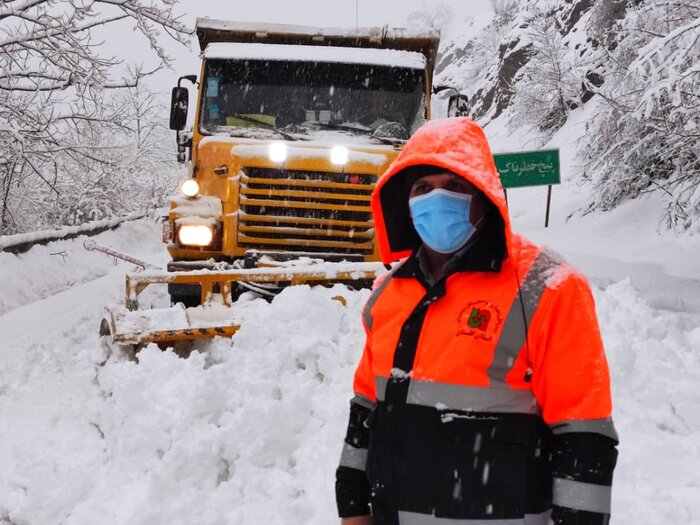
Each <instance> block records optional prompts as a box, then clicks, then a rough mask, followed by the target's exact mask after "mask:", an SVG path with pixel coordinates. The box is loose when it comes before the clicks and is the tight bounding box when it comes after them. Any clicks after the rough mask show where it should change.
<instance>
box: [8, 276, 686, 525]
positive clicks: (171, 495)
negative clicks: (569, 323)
mask: <svg viewBox="0 0 700 525" xmlns="http://www.w3.org/2000/svg"><path fill="white" fill-rule="evenodd" d="M104 281H105V283H107V280H106V278H105V279H104ZM98 284H99V283H98V282H95V283H91V285H92V286H97V285H98ZM114 284H115V283H110V284H105V286H104V287H105V288H110V287H113V286H114ZM71 292H74V291H73V290H71V291H68V292H64V294H60V295H58V296H56V297H53V298H51V299H48V300H47V301H42V302H41V303H36V304H33V305H29V306H27V307H25V308H24V309H19V310H18V311H16V312H13V313H12V314H14V315H19V314H21V313H23V312H22V310H24V314H25V315H26V316H34V317H35V321H36V322H39V323H40V322H41V316H42V313H41V312H43V311H49V310H50V308H51V306H50V303H52V302H60V303H62V304H66V303H68V304H75V308H76V312H75V314H74V317H75V318H74V320H73V322H72V323H71V322H62V323H61V324H60V325H58V326H53V325H51V324H48V325H46V326H47V330H48V333H46V334H40V333H34V334H30V335H24V336H21V337H19V336H18V337H16V338H15V339H14V340H13V341H10V342H9V346H4V347H3V348H2V359H1V360H0V381H2V383H1V385H2V386H1V387H0V391H1V392H2V396H1V397H0V435H2V436H3V439H2V440H0V464H2V465H3V469H2V471H0V518H2V517H4V518H5V519H6V520H7V521H9V522H11V523H16V524H32V525H42V524H47V525H48V524H55V523H64V524H85V525H87V524H93V523H110V524H127V523H128V524H129V525H135V524H143V525H146V524H149V525H150V524H160V523H163V524H165V523H167V524H183V525H184V524H189V523H192V522H196V523H200V524H212V525H215V524H216V525H218V524H231V525H234V524H235V525H241V524H242V525H245V524H251V525H252V524H256V525H257V524H260V523H274V524H287V523H304V524H307V525H314V524H318V525H321V524H324V525H325V524H328V523H334V522H335V508H334V502H333V476H334V469H335V466H336V463H337V460H338V457H339V453H340V446H341V440H342V436H343V432H344V429H345V424H346V417H347V403H348V400H349V398H350V396H351V394H350V389H351V380H352V373H353V369H354V366H355V363H356V361H357V360H358V358H359V354H360V351H361V347H362V342H363V333H362V328H361V324H360V320H359V316H360V309H361V305H362V304H363V303H364V301H365V300H366V298H367V295H368V292H367V291H362V292H349V291H347V290H345V289H344V288H341V287H340V286H337V287H335V288H334V289H331V290H327V289H323V288H313V289H310V288H308V287H306V286H300V287H294V288H290V289H287V290H285V291H284V292H283V293H282V294H281V295H279V296H278V297H277V298H276V299H275V300H274V301H273V302H272V303H271V304H268V303H266V302H265V301H262V300H248V301H246V302H244V303H242V304H240V305H239V307H240V315H241V318H242V320H243V328H242V329H241V331H240V332H239V333H238V334H237V335H236V336H235V337H234V338H233V339H232V340H217V341H214V342H211V343H209V344H207V345H204V346H205V350H206V353H194V354H193V355H192V356H191V357H190V358H189V359H181V358H178V357H177V356H175V354H173V353H172V352H171V351H168V352H161V351H160V350H158V349H157V348H156V347H155V346H150V347H149V348H147V349H145V350H144V351H143V352H142V353H141V354H140V362H139V363H138V364H135V363H132V362H128V361H116V360H112V361H108V362H107V363H106V364H104V365H100V364H99V363H100V362H101V361H102V359H103V355H102V353H101V351H100V349H99V346H98V342H97V337H96V334H95V331H94V329H95V328H96V326H97V325H96V321H97V318H98V313H96V312H91V311H89V310H90V308H91V305H89V304H83V305H80V304H77V303H78V301H79V299H78V298H79V295H76V296H75V297H73V298H71ZM341 294H342V295H343V296H344V297H346V298H347V301H348V305H347V307H343V306H342V305H341V304H340V302H338V301H336V300H333V299H332V297H334V296H336V295H341ZM113 295H114V296H115V297H116V296H117V295H118V292H117V291H114V292H113ZM595 295H596V300H597V306H598V311H599V314H600V321H601V325H602V328H603V335H604V338H605V342H606V345H607V351H608V356H609V360H610V364H611V368H612V374H613V382H614V396H615V403H616V411H615V419H616V421H617V424H618V427H619V430H620V435H621V438H622V445H621V447H620V462H619V467H618V471H617V475H616V484H615V490H614V501H613V506H614V515H615V521H616V522H617V523H623V524H632V523H634V524H635V525H658V524H659V523H673V524H679V525H680V524H683V525H685V524H692V523H698V522H699V521H700V500H699V499H698V498H697V497H696V496H697V493H698V490H699V489H700V417H698V414H700V394H699V393H698V391H697V387H696V386H697V384H698V380H699V379H700V353H698V352H697V348H698V347H699V345H700V328H698V326H700V316H699V315H697V314H694V313H681V314H679V313H673V312H669V311H666V310H659V309H655V308H652V307H650V306H649V305H648V304H647V303H646V302H645V300H644V299H643V298H642V297H640V295H639V294H638V292H637V291H636V290H635V289H634V288H633V287H632V285H631V284H630V282H629V281H626V280H623V281H620V282H617V283H615V284H612V285H609V286H605V287H604V288H597V287H596V289H595ZM102 300H105V299H104V298H102ZM10 317H11V316H9V315H8V316H4V317H0V330H2V329H4V328H5V327H4V325H3V323H5V322H7V319H8V318H10ZM6 344H7V343H6Z"/></svg>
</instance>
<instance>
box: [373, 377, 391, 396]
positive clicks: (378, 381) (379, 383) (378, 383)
mask: <svg viewBox="0 0 700 525" xmlns="http://www.w3.org/2000/svg"><path fill="white" fill-rule="evenodd" d="M388 382H389V378H388V377H380V376H374V386H375V388H376V394H377V401H384V399H385V398H386V385H387V383H388Z"/></svg>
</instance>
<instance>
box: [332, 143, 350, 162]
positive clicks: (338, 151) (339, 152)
mask: <svg viewBox="0 0 700 525" xmlns="http://www.w3.org/2000/svg"><path fill="white" fill-rule="evenodd" d="M348 157H349V152H348V148H346V147H345V146H333V149H331V163H333V164H334V165H336V166H345V165H346V164H347V163H348Z"/></svg>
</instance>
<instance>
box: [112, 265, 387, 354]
mask: <svg viewBox="0 0 700 525" xmlns="http://www.w3.org/2000/svg"><path fill="white" fill-rule="evenodd" d="M386 271H387V270H386V268H385V267H384V266H383V265H382V264H381V263H367V262H341V263H336V262H321V263H317V264H308V265H301V266H294V265H292V266H281V267H280V266H275V267H261V268H252V269H227V270H194V271H187V272H167V271H163V270H154V269H146V271H143V272H134V273H129V274H127V275H126V305H125V306H115V307H112V308H109V309H108V310H107V315H106V316H105V318H104V319H103V320H102V324H101V326H100V335H101V336H102V337H103V340H104V341H105V343H106V344H107V345H108V346H110V347H111V348H115V347H124V348H131V349H134V348H138V347H139V346H140V345H144V344H147V343H174V342H176V341H186V340H193V339H204V338H212V337H216V336H222V337H231V336H232V335H233V334H235V333H236V331H237V330H238V329H239V328H240V325H238V324H237V323H236V319H235V314H236V308H235V303H234V304H233V305H232V304H231V288H232V283H234V282H245V283H280V284H282V285H299V284H309V285H315V284H331V283H343V282H347V283H353V282H362V281H373V280H374V279H375V278H376V277H377V276H379V275H380V274H382V273H385V272H386ZM152 284H197V285H199V286H200V287H201V290H202V295H201V303H202V304H201V305H200V306H198V307H195V308H185V306H183V305H182V303H177V304H175V305H174V306H171V307H169V308H156V309H150V310H139V309H138V304H139V302H138V296H139V294H140V293H141V292H142V291H143V290H144V289H145V288H147V287H148V286H150V285H152ZM341 302H342V299H341Z"/></svg>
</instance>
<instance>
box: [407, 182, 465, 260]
mask: <svg viewBox="0 0 700 525" xmlns="http://www.w3.org/2000/svg"><path fill="white" fill-rule="evenodd" d="M471 204H472V196H471V195H467V194H464V193H455V192H453V191H449V190H443V189H436V190H432V191H431V192H429V193H426V194H424V195H419V196H417V197H413V198H411V199H409V200H408V206H409V208H410V209H411V218H412V219H413V225H414V226H415V227H416V231H417V232H418V235H420V238H421V239H422V240H423V242H424V243H425V244H426V245H427V246H428V247H429V248H431V249H432V250H434V251H436V252H438V253H454V252H456V251H457V250H459V249H460V248H462V247H463V246H464V245H465V244H467V241H469V239H470V238H471V237H472V235H473V234H474V231H475V230H474V225H473V224H472V223H471V222H470V221H469V212H470V209H471Z"/></svg>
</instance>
